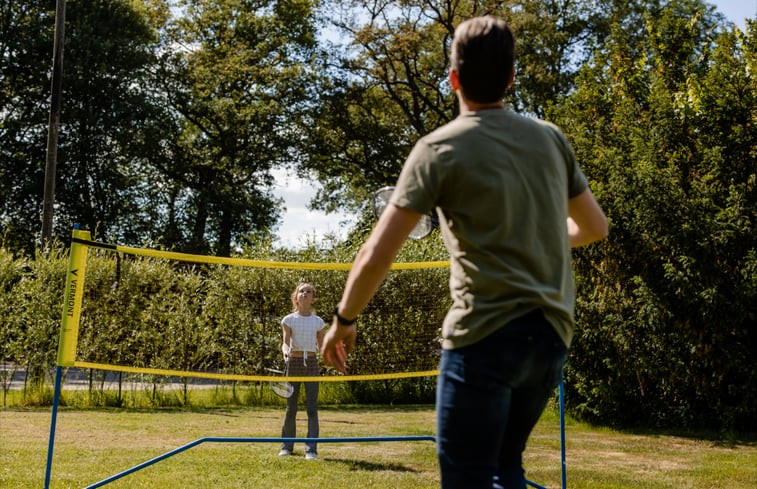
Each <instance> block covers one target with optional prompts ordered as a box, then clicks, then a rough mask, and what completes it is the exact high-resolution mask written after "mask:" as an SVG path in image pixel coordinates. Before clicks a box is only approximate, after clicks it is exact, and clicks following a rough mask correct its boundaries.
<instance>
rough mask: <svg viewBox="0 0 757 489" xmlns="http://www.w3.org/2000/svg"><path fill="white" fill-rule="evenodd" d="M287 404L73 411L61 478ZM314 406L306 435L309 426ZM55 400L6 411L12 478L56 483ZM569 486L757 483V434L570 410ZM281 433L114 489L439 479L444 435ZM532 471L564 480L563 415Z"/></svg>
mask: <svg viewBox="0 0 757 489" xmlns="http://www.w3.org/2000/svg"><path fill="white" fill-rule="evenodd" d="M282 419H283V409H281V408H233V409H232V408H229V409H220V408H216V409H205V410H199V409H198V410H121V409H115V408H108V409H102V410H73V409H69V408H65V409H62V410H61V411H60V412H59V415H58V428H57V432H56V444H55V450H54V459H53V471H52V483H51V488H54V489H63V488H82V487H86V486H88V485H90V484H93V483H95V482H98V481H100V480H102V479H104V478H106V477H109V476H111V475H114V474H116V473H118V472H121V471H123V470H126V469H128V468H130V467H132V466H134V465H137V464H139V463H142V462H144V461H146V460H149V459H151V458H153V457H155V456H158V455H161V454H163V453H166V452H168V451H170V450H173V449H175V448H178V447H179V446H182V445H184V444H187V443H189V442H192V441H194V440H196V439H198V438H203V437H207V436H218V437H277V436H279V434H280V429H281V428H280V425H281V421H282ZM305 423H306V417H305V413H304V409H303V410H302V411H301V412H300V415H299V420H298V430H299V431H298V434H299V435H300V436H304V430H305ZM320 425H321V436H322V437H362V436H392V435H426V434H433V432H434V411H433V407H431V406H420V407H403V406H399V407H396V406H395V407H383V406H382V407H370V408H369V407H359V408H357V407H354V408H353V407H341V408H338V407H328V406H322V407H321V410H320ZM49 430H50V409H49V408H48V409H41V408H40V409H0V487H2V488H8V489H26V488H29V489H32V488H33V489H40V488H42V487H43V485H44V472H45V462H46V457H47V442H48V435H49ZM567 437H568V442H567V468H568V487H569V488H575V489H594V488H596V489H599V488H602V489H621V488H622V489H644V488H650V489H651V488H655V489H660V488H670V489H673V488H676V489H681V488H691V489H713V488H718V489H720V488H722V489H754V488H755V487H757V444H755V443H754V442H752V441H750V442H742V443H738V442H732V443H728V444H724V443H719V442H714V441H705V440H699V439H692V438H684V437H677V436H669V435H661V434H656V435H655V434H652V435H650V434H643V435H642V434H629V433H622V432H617V431H612V430H607V429H597V428H593V427H590V426H587V425H584V424H581V423H576V422H573V421H571V420H568V425H567ZM278 450H279V446H278V444H276V443H203V444H201V445H198V446H197V447H194V448H192V449H189V450H187V451H185V452H182V453H180V454H178V455H175V456H173V457H171V458H168V459H166V460H165V461H162V462H159V463H157V464H155V465H152V466H150V467H148V468H146V469H144V470H141V471H139V472H136V473H134V474H131V475H128V476H126V477H124V478H122V479H119V480H118V481H115V482H113V483H111V484H109V485H106V486H105V487H109V488H114V489H115V488H157V489H187V488H202V489H207V488H214V489H223V488H258V489H275V488H283V487H302V488H311V489H312V488H333V489H340V488H344V489H363V488H387V489H403V488H407V489H410V488H412V489H418V488H436V487H438V485H439V482H438V480H439V476H438V469H437V464H436V454H435V446H434V444H433V442H428V441H424V442H384V443H323V444H321V445H320V446H319V455H320V459H319V460H317V461H306V460H305V458H304V451H303V447H302V445H298V446H296V447H295V453H296V455H297V456H294V457H286V458H280V457H278V456H277V453H278ZM525 465H526V469H527V471H528V473H527V476H528V478H529V479H530V480H533V481H535V482H538V483H539V484H541V485H544V486H546V487H548V488H550V489H553V488H555V489H556V488H559V487H560V438H559V423H558V418H557V414H556V413H554V412H551V411H548V412H547V413H545V415H544V417H543V418H542V420H541V421H540V423H539V424H538V425H537V428H536V430H535V432H534V434H533V436H532V439H531V441H530V444H529V447H528V449H527V453H526V461H525Z"/></svg>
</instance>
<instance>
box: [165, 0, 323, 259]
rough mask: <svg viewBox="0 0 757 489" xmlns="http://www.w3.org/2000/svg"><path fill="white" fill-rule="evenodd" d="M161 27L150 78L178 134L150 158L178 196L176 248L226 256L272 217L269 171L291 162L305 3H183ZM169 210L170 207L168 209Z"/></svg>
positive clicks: (307, 30)
mask: <svg viewBox="0 0 757 489" xmlns="http://www.w3.org/2000/svg"><path fill="white" fill-rule="evenodd" d="M183 6H184V7H185V8H184V10H183V11H182V13H181V15H180V16H177V17H176V18H175V19H174V20H173V22H172V24H171V26H170V28H169V29H168V30H167V31H166V35H167V36H168V44H167V47H170V50H166V51H165V52H164V53H163V56H162V64H161V68H160V70H159V71H158V72H157V76H156V78H155V82H156V83H158V84H159V86H160V87H161V91H162V93H163V96H164V97H165V100H166V103H167V104H168V106H169V107H170V109H171V110H172V112H173V114H174V117H175V122H174V124H175V125H176V127H177V128H178V129H179V131H180V133H179V136H178V138H177V139H176V140H175V141H172V142H170V143H169V146H168V147H167V149H166V158H165V159H164V161H163V162H162V163H159V162H156V164H158V167H159V168H160V171H161V172H162V173H163V175H164V176H165V177H166V179H167V180H168V181H170V182H171V184H172V187H171V188H172V192H173V193H174V194H172V195H176V196H181V199H183V202H179V201H174V202H172V203H173V204H174V205H181V206H182V207H181V211H180V212H181V213H182V214H183V215H184V217H185V220H184V222H181V221H180V220H179V218H178V215H177V217H174V218H173V219H172V221H171V222H169V223H168V225H169V226H171V227H172V229H174V235H175V238H178V239H180V240H181V241H179V244H180V247H181V248H183V249H185V250H187V251H192V252H207V251H210V250H211V249H213V251H214V253H216V254H219V255H229V253H230V251H231V246H232V244H235V243H236V244H241V243H243V241H244V239H245V238H246V237H247V236H249V235H250V234H254V233H264V232H266V231H267V230H268V229H269V228H270V227H272V226H273V225H274V224H275V222H276V219H277V218H278V202H276V200H275V199H274V197H273V195H272V193H271V187H272V184H273V177H272V175H271V173H270V170H271V169H272V168H274V167H276V166H279V165H285V164H291V163H293V161H294V158H295V157H296V155H295V154H294V152H293V151H294V150H293V148H294V147H295V143H296V142H297V139H298V137H299V136H298V134H297V133H296V132H295V131H293V130H292V127H291V125H290V124H289V122H288V121H289V120H290V118H291V117H292V112H293V111H294V110H295V109H296V107H297V106H298V104H301V103H302V101H303V100H304V99H305V98H306V97H307V96H309V94H308V93H307V80H308V77H309V76H310V69H309V64H310V63H311V56H312V52H313V49H314V47H315V26H314V24H313V16H312V2H310V1H306V0H282V1H259V0H258V1H254V0H235V1H231V2H220V1H215V0H206V1H200V2H185V3H183ZM174 209H178V207H176V208H174Z"/></svg>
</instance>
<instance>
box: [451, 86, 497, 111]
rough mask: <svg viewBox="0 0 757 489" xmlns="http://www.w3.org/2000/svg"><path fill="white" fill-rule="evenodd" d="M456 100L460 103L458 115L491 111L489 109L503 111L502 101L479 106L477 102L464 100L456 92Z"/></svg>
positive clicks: (460, 94)
mask: <svg viewBox="0 0 757 489" xmlns="http://www.w3.org/2000/svg"><path fill="white" fill-rule="evenodd" d="M457 100H458V102H459V103H460V114H461V115H462V114H466V113H469V112H479V111H482V110H491V109H504V108H505V103H504V102H502V101H499V102H489V103H486V104H480V103H478V102H473V101H471V100H468V99H466V98H465V97H463V95H462V93H461V92H460V91H458V92H457Z"/></svg>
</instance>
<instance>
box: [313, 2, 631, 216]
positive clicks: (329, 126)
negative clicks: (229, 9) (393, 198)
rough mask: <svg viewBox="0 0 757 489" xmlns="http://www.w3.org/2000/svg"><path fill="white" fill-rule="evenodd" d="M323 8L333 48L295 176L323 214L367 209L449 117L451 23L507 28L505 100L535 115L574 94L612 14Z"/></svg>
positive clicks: (500, 8)
mask: <svg viewBox="0 0 757 489" xmlns="http://www.w3.org/2000/svg"><path fill="white" fill-rule="evenodd" d="M324 8H325V16H327V18H328V19H329V22H330V24H331V27H330V28H329V29H328V32H329V33H330V34H331V36H330V37H328V36H327V37H326V40H327V41H331V42H334V39H336V40H337V41H340V42H341V44H340V43H339V42H337V43H336V44H335V45H329V46H327V50H328V53H327V54H325V55H324V56H323V58H322V59H323V61H324V63H325V64H324V67H323V69H322V73H323V74H324V79H323V80H322V84H321V85H320V89H319V93H320V98H319V100H320V104H318V105H317V106H316V107H314V110H313V114H312V115H311V116H310V117H309V118H306V119H305V121H306V124H305V127H304V128H303V132H305V133H306V134H308V136H309V139H308V142H309V143H310V147H309V148H308V149H307V155H308V158H307V160H306V161H305V163H304V165H303V166H301V169H302V170H303V172H304V173H307V172H313V173H315V174H316V175H317V176H318V178H319V180H320V182H321V183H322V184H323V190H322V191H321V192H320V194H319V196H318V198H317V201H316V202H314V204H315V206H316V207H319V208H322V209H325V210H334V209H335V208H338V207H343V208H348V209H353V210H357V209H360V208H363V209H365V203H366V202H368V201H369V199H368V194H369V193H370V192H371V191H372V190H375V189H376V188H378V187H380V186H383V185H388V184H391V183H393V182H394V181H395V180H396V178H397V175H398V174H399V171H400V169H401V167H402V164H403V162H404V160H405V158H406V157H407V154H408V153H409V151H410V148H411V147H412V145H413V144H414V143H415V141H416V140H417V139H418V138H419V137H421V136H423V135H425V134H427V133H429V132H430V131H432V130H433V129H435V128H436V127H438V126H440V125H442V124H444V123H446V122H448V121H449V120H451V119H452V118H453V117H454V116H455V115H456V107H455V104H456V101H455V98H454V96H453V94H452V93H451V91H450V89H449V84H448V70H449V48H450V45H451V41H452V37H453V35H454V29H455V27H456V26H457V24H459V23H460V22H462V21H463V20H465V19H467V18H470V17H472V16H475V15H484V14H494V15H498V16H501V17H503V18H504V19H506V20H507V21H508V23H509V24H510V25H511V27H512V28H513V30H514V31H515V34H516V37H517V42H518V45H517V50H518V52H519V56H520V61H519V62H518V67H517V76H516V85H515V88H514V90H513V91H511V93H510V94H509V95H508V99H507V102H508V104H509V105H510V106H512V107H513V108H514V109H515V110H518V111H521V112H525V113H529V114H535V115H543V114H544V111H545V108H546V107H547V106H549V104H551V103H553V102H554V100H555V99H556V97H557V96H558V95H561V94H566V93H568V92H569V91H570V90H571V89H572V87H573V83H574V79H575V76H576V73H577V71H578V67H579V66H580V64H581V62H582V61H583V60H585V59H587V57H588V55H589V53H590V52H591V48H593V47H595V46H596V45H598V44H600V42H601V39H603V38H604V37H605V36H606V34H607V32H608V29H609V27H608V26H609V24H610V22H609V20H608V19H609V18H610V17H611V16H612V15H614V14H615V12H616V10H615V7H613V5H612V2H609V1H601V0H587V1H580V2H575V1H572V0H571V1H568V0H549V1H535V0H512V1H451V2H450V1H439V0H411V1H403V2H392V1H382V2H374V1H364V0H352V1H349V2H326V6H325V7H324ZM625 8H626V9H628V7H625ZM313 122H317V124H314V123H313ZM345 189H346V190H347V191H345Z"/></svg>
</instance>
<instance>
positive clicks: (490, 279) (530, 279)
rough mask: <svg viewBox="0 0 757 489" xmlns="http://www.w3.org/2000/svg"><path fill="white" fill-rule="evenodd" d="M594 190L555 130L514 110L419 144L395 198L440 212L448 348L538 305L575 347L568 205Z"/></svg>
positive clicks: (483, 114) (459, 121)
mask: <svg viewBox="0 0 757 489" xmlns="http://www.w3.org/2000/svg"><path fill="white" fill-rule="evenodd" d="M587 185H588V184H587V181H586V177H585V176H584V175H583V173H582V172H581V170H580V168H579V167H578V164H577V163H576V161H575V156H574V154H573V150H572V149H571V147H570V144H569V143H568V141H567V139H565V137H564V136H563V134H562V133H561V132H560V130H559V129H558V128H557V127H556V126H554V125H553V124H550V123H547V122H544V121H540V120H537V119H531V118H527V117H524V116H521V115H518V114H516V113H514V112H512V111H509V110H505V109H492V110H483V111H479V112H474V113H466V114H463V115H460V116H459V117H457V118H456V119H455V120H453V121H451V122H450V123H448V124H446V125H444V126H442V127H440V128H438V129H437V130H435V131H434V132H432V133H431V134H429V135H427V136H425V137H423V138H421V139H420V140H419V141H418V143H417V144H416V145H415V147H414V148H413V150H412V152H411V153H410V155H409V156H408V159H407V161H406V162H405V165H404V167H403V169H402V172H401V173H400V176H399V179H398V181H397V186H396V189H395V191H394V193H393V194H392V198H391V202H392V203H393V204H395V205H397V206H399V207H402V208H408V209H411V210H413V211H416V212H420V213H428V212H431V211H432V210H433V209H434V208H436V211H437V213H438V215H439V220H440V228H441V233H442V238H443V240H444V243H445V245H446V247H447V249H448V251H449V255H450V263H451V270H450V272H451V273H450V283H449V288H450V294H451V297H452V307H451V308H450V310H449V312H448V313H447V316H446V318H445V320H444V324H443V327H442V337H443V342H442V346H443V348H445V349H454V348H460V347H463V346H466V345H470V344H472V343H476V342H478V341H479V340H481V339H483V338H485V337H486V336H488V335H489V334H491V333H493V332H494V331H495V330H497V329H498V328H500V327H502V326H504V325H505V324H506V323H508V322H509V321H511V320H512V319H515V318H517V317H518V316H521V315H523V314H526V313H528V312H531V311H533V310H535V309H537V308H541V309H542V310H543V311H544V315H545V317H546V318H547V320H548V321H549V322H550V324H552V325H553V326H554V328H555V330H556V331H557V332H558V334H559V335H560V337H561V338H562V339H563V341H564V342H565V344H566V345H570V341H571V338H572V336H573V325H574V320H573V309H574V301H575V292H574V285H573V274H572V269H571V255H570V245H569V242H568V232H567V222H566V219H567V216H568V211H567V205H568V199H569V198H572V197H575V196H576V195H578V194H580V193H581V192H583V191H584V190H585V189H586V187H587Z"/></svg>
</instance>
